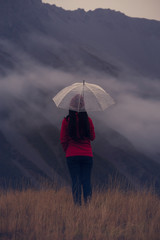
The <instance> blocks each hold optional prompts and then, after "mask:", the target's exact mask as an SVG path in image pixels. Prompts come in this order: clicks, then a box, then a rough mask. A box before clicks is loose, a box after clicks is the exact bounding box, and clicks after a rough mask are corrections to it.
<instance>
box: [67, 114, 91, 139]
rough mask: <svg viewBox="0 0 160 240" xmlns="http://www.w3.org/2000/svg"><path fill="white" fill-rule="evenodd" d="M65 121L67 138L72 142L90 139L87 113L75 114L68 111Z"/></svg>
mask: <svg viewBox="0 0 160 240" xmlns="http://www.w3.org/2000/svg"><path fill="white" fill-rule="evenodd" d="M76 115H78V119H79V126H78V128H79V137H78V136H77V121H76ZM67 120H69V124H68V127H69V136H70V137H71V138H73V139H74V140H76V141H77V140H79V139H84V138H85V137H86V138H90V127H89V121H88V114H87V112H76V111H73V110H69V115H68V116H67Z"/></svg>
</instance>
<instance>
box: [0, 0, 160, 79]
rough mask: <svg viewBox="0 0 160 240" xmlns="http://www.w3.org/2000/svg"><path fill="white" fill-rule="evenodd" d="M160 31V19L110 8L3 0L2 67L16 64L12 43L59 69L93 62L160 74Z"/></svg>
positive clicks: (108, 69)
mask: <svg viewBox="0 0 160 240" xmlns="http://www.w3.org/2000/svg"><path fill="white" fill-rule="evenodd" d="M159 33H160V22H159V21H151V20H147V19H136V18H129V17H127V16H125V15H124V14H122V13H119V12H115V11H112V10H109V9H106V10H103V9H96V10H95V11H88V12H85V11H84V10H82V9H78V10H76V11H65V10H63V9H61V8H58V7H56V6H54V5H52V6H51V5H49V4H44V3H42V2H41V1H40V0H33V1H31V0H30V1H27V0H26V1H25V0H22V1H20V0H16V1H11V0H7V1H5V0H2V1H1V8H0V39H1V51H0V55H1V68H2V67H3V65H4V66H5V67H7V68H8V67H10V66H11V65H13V64H14V60H13V59H12V58H13V57H15V52H14V56H13V55H11V56H10V54H11V53H10V49H8V47H9V46H8V44H9V43H11V45H12V48H13V49H16V48H17V47H18V49H19V51H20V50H21V51H23V52H25V54H27V55H29V56H30V57H32V58H34V59H35V60H36V61H38V62H41V63H43V64H46V65H47V66H48V65H49V66H51V67H53V68H58V69H63V70H67V71H77V70H80V71H82V69H83V68H84V67H85V68H86V67H88V68H90V69H92V70H93V69H95V70H97V71H100V72H104V73H106V74H109V75H114V76H115V75H116V76H117V75H118V74H120V72H121V71H123V70H124V66H125V67H126V66H127V67H128V68H129V69H132V71H138V72H139V73H140V74H142V75H150V76H152V77H159V76H160V70H159V61H160V34H159ZM6 41H7V42H8V44H7V45H6V44H4V42H6ZM4 45H5V46H4ZM6 55H9V56H10V61H9V62H6ZM3 59H4V61H3ZM1 71H2V70H1Z"/></svg>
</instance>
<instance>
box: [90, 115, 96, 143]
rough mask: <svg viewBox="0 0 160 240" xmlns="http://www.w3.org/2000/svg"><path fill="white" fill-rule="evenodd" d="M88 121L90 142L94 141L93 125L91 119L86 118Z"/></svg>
mask: <svg viewBox="0 0 160 240" xmlns="http://www.w3.org/2000/svg"><path fill="white" fill-rule="evenodd" d="M88 119H89V126H90V140H91V141H93V140H94V139H95V131H94V125H93V122H92V119H91V118H88Z"/></svg>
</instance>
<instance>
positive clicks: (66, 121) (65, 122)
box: [62, 116, 69, 124]
mask: <svg viewBox="0 0 160 240" xmlns="http://www.w3.org/2000/svg"><path fill="white" fill-rule="evenodd" d="M68 121H69V117H68V116H67V117H64V118H63V120H62V124H67V123H68Z"/></svg>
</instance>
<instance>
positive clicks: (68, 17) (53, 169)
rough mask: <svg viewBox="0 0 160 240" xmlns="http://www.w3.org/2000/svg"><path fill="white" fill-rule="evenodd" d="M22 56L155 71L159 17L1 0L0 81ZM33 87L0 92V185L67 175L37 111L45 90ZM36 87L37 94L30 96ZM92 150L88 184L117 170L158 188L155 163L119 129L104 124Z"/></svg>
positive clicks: (46, 62) (65, 66)
mask: <svg viewBox="0 0 160 240" xmlns="http://www.w3.org/2000/svg"><path fill="white" fill-rule="evenodd" d="M30 61H31V62H32V63H34V64H35V65H40V66H42V67H46V66H47V67H50V68H51V69H58V70H59V71H65V72H70V73H73V72H74V73H75V72H85V70H86V69H87V70H90V71H94V72H98V73H103V74H105V75H107V76H114V77H117V76H119V75H120V74H121V73H122V72H123V71H124V66H125V67H126V68H127V69H130V70H132V71H133V72H136V73H138V74H141V75H143V76H144V75H149V76H152V77H153V78H158V77H160V69H159V61H160V22H158V21H150V20H146V19H134V18H129V17H127V16H125V15H124V14H122V13H119V12H115V11H112V10H109V9H108V10H102V9H97V10H95V11H89V12H85V11H84V10H81V9H78V10H76V11H65V10H63V9H61V8H58V7H56V6H54V5H52V6H51V5H49V4H44V3H42V2H41V0H14V1H13V0H1V2H0V73H1V78H0V81H5V80H6V79H7V76H8V74H10V75H11V76H12V74H14V73H15V72H17V71H21V70H22V69H26V63H28V62H30ZM2 76H3V77H2ZM13 88H14V84H13ZM15 88H16V87H15ZM34 90H35V89H32V91H30V92H29V95H27V96H28V98H27V99H24V100H22V99H19V98H18V97H15V96H14V97H13V98H11V97H10V96H3V99H2V97H1V96H0V99H1V102H0V123H1V126H0V179H1V183H0V185H1V186H2V187H4V186H9V185H12V186H13V187H17V186H20V185H21V186H22V185H23V184H20V183H24V184H25V185H26V184H31V185H32V186H35V187H39V186H40V183H41V180H42V179H44V178H45V179H48V181H50V182H53V181H56V182H58V183H59V184H68V182H69V176H68V171H67V167H66V162H65V156H64V153H63V152H62V148H61V146H60V143H59V134H60V128H59V127H57V126H55V125H54V124H52V123H51V121H49V120H48V116H44V114H43V112H45V107H46V105H45V102H46V96H50V98H51V96H53V95H52V94H53V93H52V92H50V91H44V89H43V91H42V90H41V89H37V90H35V91H34ZM36 94H37V95H38V96H39V98H37V99H36V100H35V95H36ZM4 99H5V101H4ZM3 101H4V102H3ZM31 101H37V102H36V104H37V105H38V106H39V109H40V110H39V111H37V109H36V108H34V107H32V108H31ZM46 104H48V103H46ZM53 111H54V114H55V116H56V114H57V112H56V110H55V109H53ZM10 119H11V121H10ZM42 123H43V124H42ZM95 124H97V125H100V124H101V123H98V122H97V123H95ZM93 151H94V156H95V157H94V169H93V184H94V185H95V186H97V185H98V186H102V185H104V184H105V183H106V184H107V183H108V181H109V178H110V177H111V178H113V177H115V178H116V177H118V178H120V179H121V180H122V181H124V182H125V186H126V185H131V186H132V187H134V188H136V189H137V188H140V187H144V186H145V185H147V186H149V185H150V184H151V183H153V184H154V186H155V187H156V189H157V191H159V189H160V180H159V179H160V165H159V164H158V163H155V162H154V161H152V160H151V159H149V158H148V157H146V156H145V155H144V154H142V153H140V152H138V151H137V150H136V149H135V148H134V146H133V145H132V144H131V143H130V142H129V140H128V139H126V138H125V137H123V136H122V134H120V133H118V132H117V131H115V130H113V129H110V128H109V127H105V131H103V132H100V131H98V132H97V134H96V141H95V143H93Z"/></svg>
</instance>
